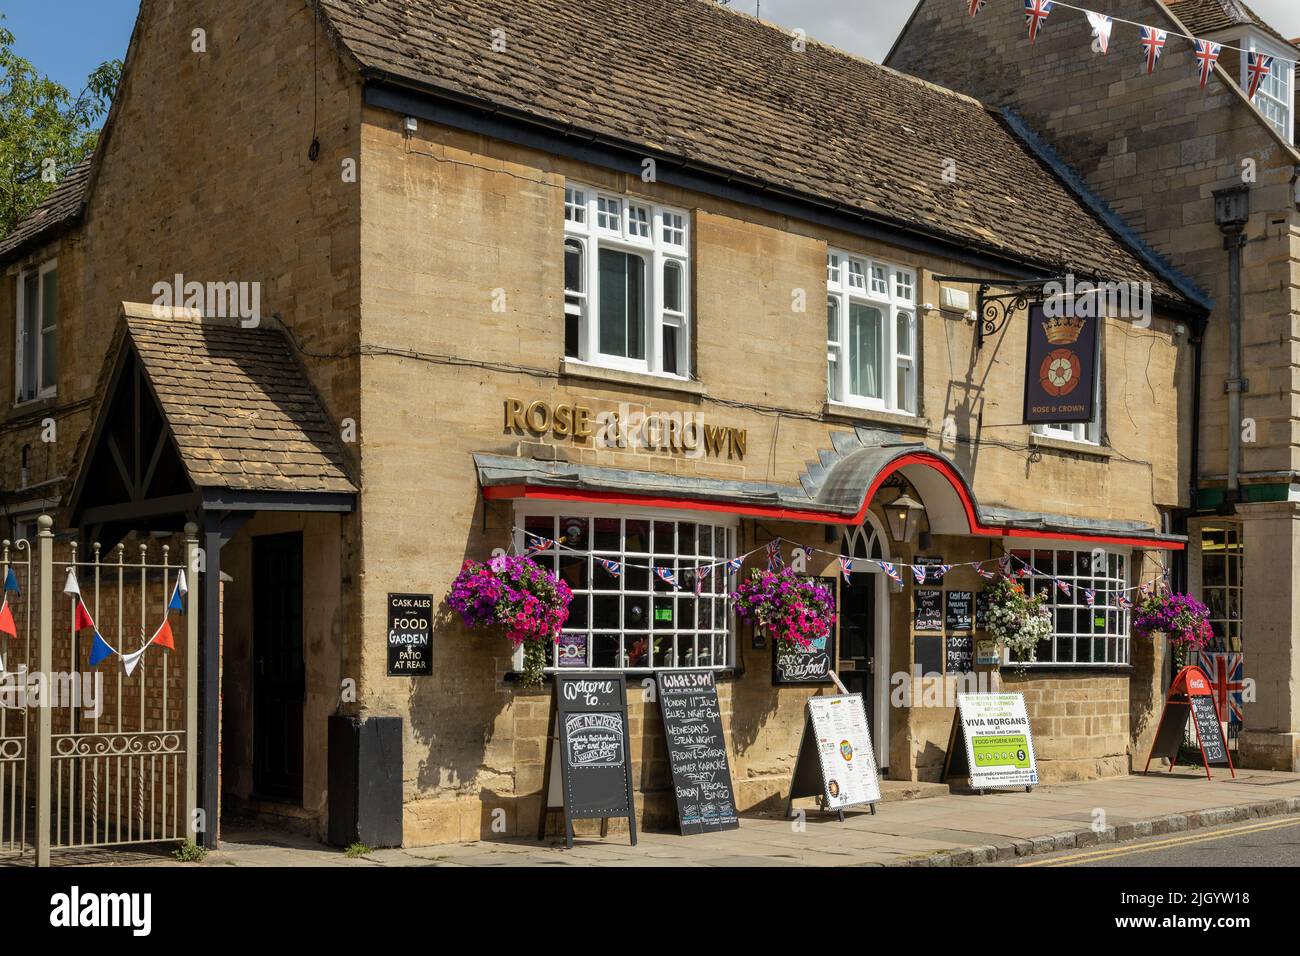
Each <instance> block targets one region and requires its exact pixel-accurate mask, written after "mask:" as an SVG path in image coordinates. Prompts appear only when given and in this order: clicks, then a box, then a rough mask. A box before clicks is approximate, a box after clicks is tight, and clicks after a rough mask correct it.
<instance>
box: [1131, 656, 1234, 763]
mask: <svg viewBox="0 0 1300 956" xmlns="http://www.w3.org/2000/svg"><path fill="white" fill-rule="evenodd" d="M1189 716H1190V717H1191V718H1192V724H1193V726H1194V727H1195V728H1196V738H1197V740H1198V741H1199V742H1200V750H1201V760H1202V762H1203V763H1204V764H1205V776H1206V777H1210V778H1211V779H1212V776H1211V774H1210V767H1211V766H1213V765H1215V764H1219V765H1222V764H1227V765H1228V770H1229V772H1230V773H1231V774H1232V775H1233V776H1234V777H1235V776H1236V775H1237V771H1236V768H1234V767H1233V766H1232V754H1230V753H1229V752H1228V744H1227V742H1226V741H1225V740H1224V739H1223V726H1222V725H1221V724H1220V723H1219V711H1218V708H1217V707H1215V704H1214V691H1213V689H1212V688H1211V686H1210V679H1209V678H1208V677H1206V676H1205V672H1204V671H1203V670H1201V669H1200V668H1199V667H1196V666H1191V667H1184V668H1183V669H1182V670H1181V671H1179V672H1178V675H1177V676H1176V677H1175V678H1174V681H1173V683H1172V684H1170V685H1169V696H1168V697H1167V698H1166V699H1165V707H1164V710H1163V711H1161V713H1160V725H1159V726H1158V727H1157V728H1156V737H1155V741H1154V742H1153V743H1152V745H1151V753H1150V754H1149V755H1148V756H1147V763H1146V767H1145V768H1144V771H1143V772H1146V771H1147V770H1150V769H1151V761H1152V760H1154V759H1155V758H1156V757H1163V758H1164V759H1166V760H1168V761H1169V769H1170V770H1173V769H1174V765H1175V764H1176V763H1177V762H1178V752H1179V751H1180V750H1181V749H1182V746H1183V741H1184V740H1185V739H1186V733H1187V718H1188V717H1189Z"/></svg>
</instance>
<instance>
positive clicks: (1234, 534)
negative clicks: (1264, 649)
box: [1201, 521, 1246, 651]
mask: <svg viewBox="0 0 1300 956" xmlns="http://www.w3.org/2000/svg"><path fill="white" fill-rule="evenodd" d="M1245 564H1246V550H1245V542H1244V537H1243V535H1242V525H1241V522H1237V521H1225V522H1222V523H1216V524H1212V525H1208V524H1207V525H1204V526H1203V527H1202V528H1201V599H1202V600H1203V601H1204V602H1205V606H1206V607H1207V608H1209V610H1210V627H1211V628H1213V629H1214V644H1213V645H1212V646H1211V647H1210V648H1208V650H1214V651H1240V650H1241V649H1242V644H1241V632H1242V623H1243V620H1244V615H1243V609H1244V606H1245V600H1244V599H1245V595H1246V588H1245V581H1244V578H1243V574H1244V571H1245Z"/></svg>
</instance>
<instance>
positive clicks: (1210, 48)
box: [1196, 40, 1223, 89]
mask: <svg viewBox="0 0 1300 956" xmlns="http://www.w3.org/2000/svg"><path fill="white" fill-rule="evenodd" d="M1222 52H1223V47H1222V46H1221V45H1220V44H1218V43H1215V42H1213V41H1212V40H1197V41H1196V66H1197V69H1199V70H1200V71H1201V89H1205V84H1206V83H1208V82H1210V74H1211V73H1213V72H1214V64H1216V63H1218V62H1219V54H1220V53H1222Z"/></svg>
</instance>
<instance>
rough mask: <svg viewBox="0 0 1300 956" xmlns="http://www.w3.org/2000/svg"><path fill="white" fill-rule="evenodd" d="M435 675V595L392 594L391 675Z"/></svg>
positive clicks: (389, 649)
mask: <svg viewBox="0 0 1300 956" xmlns="http://www.w3.org/2000/svg"><path fill="white" fill-rule="evenodd" d="M432 673H433V595H432V594H390V595H388V676H389V677H423V676H427V675H429V674H432Z"/></svg>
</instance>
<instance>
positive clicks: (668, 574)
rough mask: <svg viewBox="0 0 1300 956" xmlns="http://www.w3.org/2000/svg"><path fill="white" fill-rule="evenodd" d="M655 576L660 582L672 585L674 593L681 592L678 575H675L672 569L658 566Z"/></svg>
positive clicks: (656, 566)
mask: <svg viewBox="0 0 1300 956" xmlns="http://www.w3.org/2000/svg"><path fill="white" fill-rule="evenodd" d="M655 574H657V575H658V576H659V578H660V580H662V581H665V582H667V583H668V584H670V585H672V588H673V590H674V591H680V590H681V586H680V585H679V584H678V583H677V575H675V574H673V571H672V568H664V567H660V566H659V565H657V564H656V565H655Z"/></svg>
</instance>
